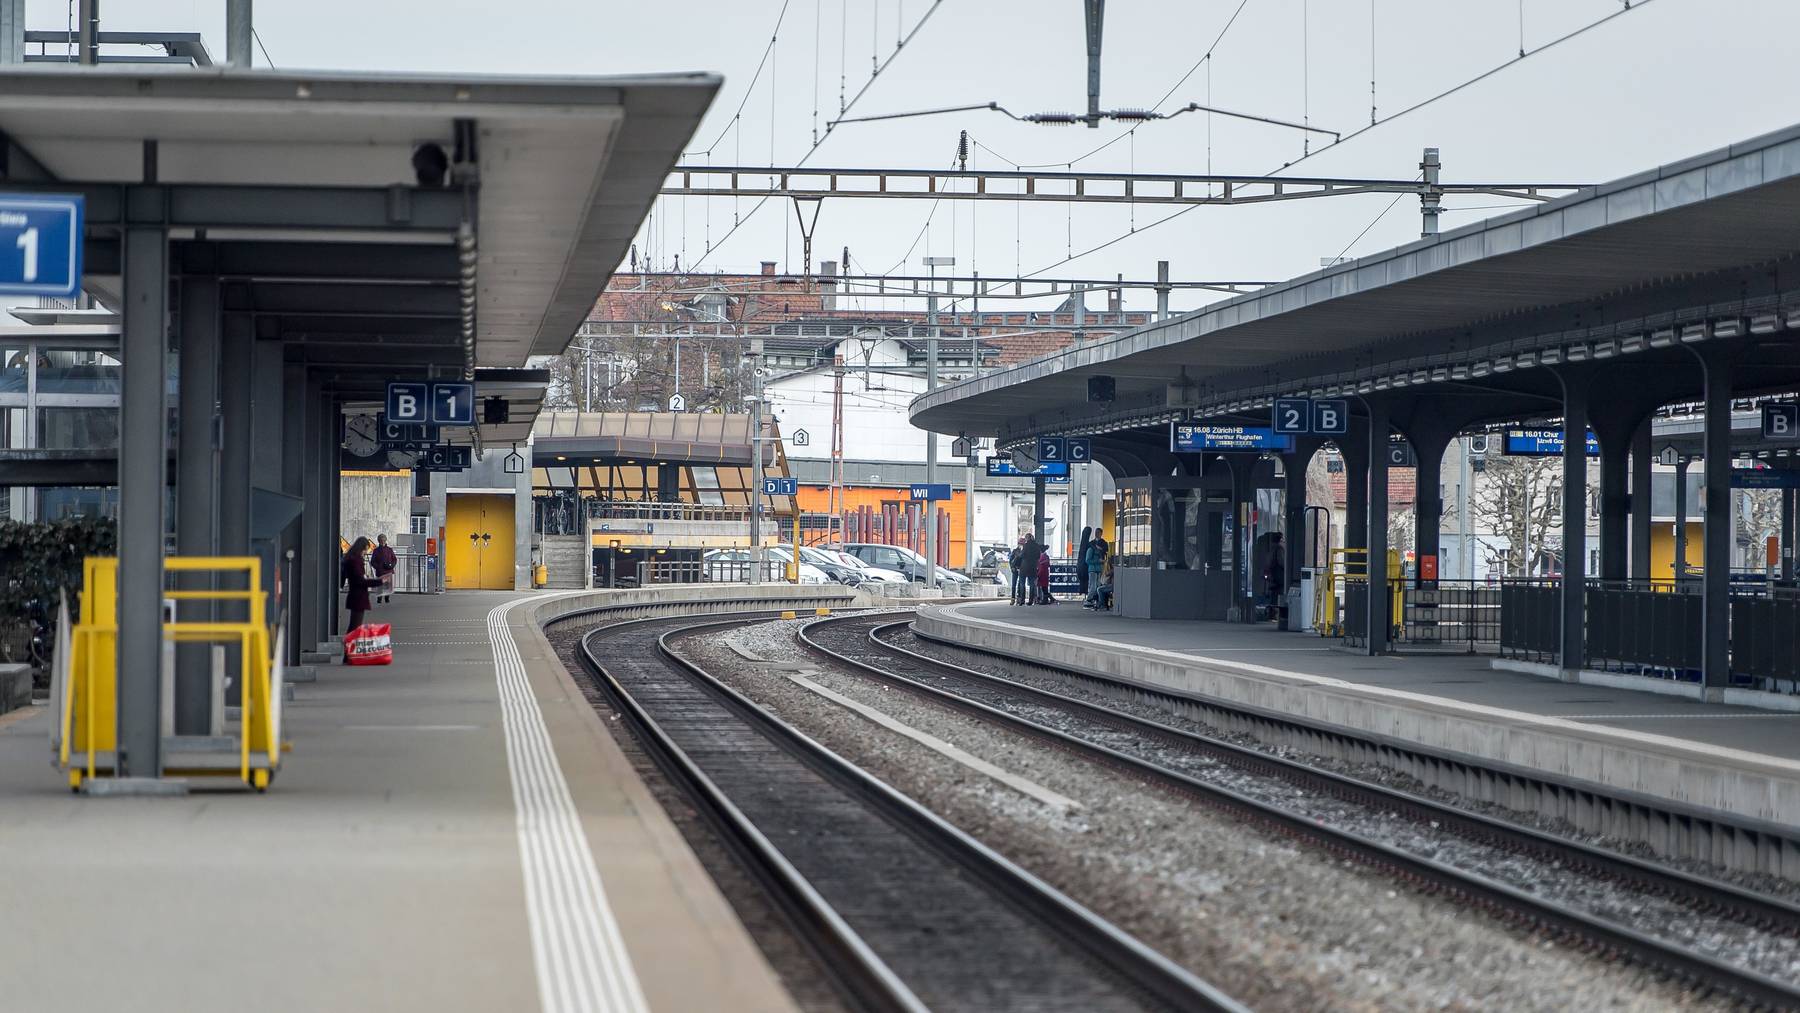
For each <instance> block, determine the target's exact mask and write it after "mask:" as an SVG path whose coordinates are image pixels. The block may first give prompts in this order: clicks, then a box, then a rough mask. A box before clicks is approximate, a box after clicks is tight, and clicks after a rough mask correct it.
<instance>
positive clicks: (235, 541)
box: [219, 313, 280, 584]
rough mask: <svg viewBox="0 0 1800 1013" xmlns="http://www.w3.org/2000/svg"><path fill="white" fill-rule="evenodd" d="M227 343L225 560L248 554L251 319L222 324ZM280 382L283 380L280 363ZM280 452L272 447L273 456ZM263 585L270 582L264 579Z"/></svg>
mask: <svg viewBox="0 0 1800 1013" xmlns="http://www.w3.org/2000/svg"><path fill="white" fill-rule="evenodd" d="M223 334H224V338H223V341H222V343H221V344H220V347H219V378H220V379H219V416H220V420H221V421H220V431H219V434H220V436H221V438H222V442H221V444H220V447H219V552H220V553H221V554H222V555H227V556H245V555H249V553H250V458H251V453H250V448H251V447H252V446H254V442H253V441H254V440H255V424H254V422H253V421H252V420H251V411H252V407H251V406H252V403H253V401H254V399H255V396H256V394H255V391H254V387H255V384H256V355H255V353H256V339H255V336H254V335H253V334H252V333H251V331H250V318H249V317H248V316H245V315H243V314H239V313H233V314H231V315H229V316H227V317H225V318H224V329H223ZM275 375H276V376H277V377H279V376H280V372H279V363H277V371H276V373H275ZM279 446H280V443H279V442H278V441H271V442H270V444H269V452H270V455H269V456H271V457H273V456H275V454H274V453H273V451H274V450H275V449H276V448H278V447H279ZM263 580H264V583H265V584H267V582H268V577H267V575H266V574H265V575H264V578H263Z"/></svg>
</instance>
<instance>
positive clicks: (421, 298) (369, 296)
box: [225, 281, 461, 320]
mask: <svg viewBox="0 0 1800 1013" xmlns="http://www.w3.org/2000/svg"><path fill="white" fill-rule="evenodd" d="M225 309H226V311H228V312H244V313H257V314H264V313H274V314H279V315H282V316H299V317H305V316H312V315H323V316H335V317H343V316H352V317H358V318H362V319H371V320H373V319H381V318H384V317H404V318H410V319H431V318H441V319H449V320H459V319H461V308H460V306H459V305H458V302H457V290H456V287H455V285H453V284H436V285H434V284H396V285H384V284H368V285H356V284H349V283H333V282H317V283H312V282H289V281H275V282H258V283H255V284H252V285H234V286H232V289H231V292H230V297H229V298H228V300H227V301H226V304H225Z"/></svg>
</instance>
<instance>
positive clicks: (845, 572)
mask: <svg viewBox="0 0 1800 1013" xmlns="http://www.w3.org/2000/svg"><path fill="white" fill-rule="evenodd" d="M769 551H770V552H774V553H779V558H780V559H781V560H782V561H783V562H785V561H787V560H788V559H789V558H791V556H790V554H791V553H792V552H793V547H792V546H791V545H788V544H786V543H783V544H781V545H776V546H773V547H771V548H770V550H769ZM800 561H801V562H802V563H805V564H808V565H811V566H816V567H818V568H819V570H821V571H822V572H823V573H824V574H825V576H827V577H829V578H831V579H832V580H833V581H835V582H837V583H839V584H842V585H844V586H845V587H855V586H857V585H858V584H861V583H863V582H864V581H866V580H868V579H869V578H868V576H867V575H866V574H865V573H864V572H863V568H862V567H861V566H853V565H850V564H848V563H845V562H844V561H843V560H842V559H839V558H837V557H836V556H833V555H830V554H828V553H825V552H821V551H820V550H818V549H815V548H813V547H812V546H810V545H802V546H800Z"/></svg>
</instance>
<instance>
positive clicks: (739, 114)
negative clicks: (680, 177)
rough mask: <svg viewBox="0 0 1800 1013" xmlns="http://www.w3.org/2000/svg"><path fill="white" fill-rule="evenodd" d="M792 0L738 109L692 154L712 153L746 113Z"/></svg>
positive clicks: (778, 17) (777, 16) (787, 1)
mask: <svg viewBox="0 0 1800 1013" xmlns="http://www.w3.org/2000/svg"><path fill="white" fill-rule="evenodd" d="M792 2H793V0H782V3H781V10H780V11H778V12H776V14H775V27H774V28H773V29H772V30H770V32H769V44H768V45H767V46H764V47H763V54H762V59H760V60H758V61H757V63H756V71H755V72H754V73H752V74H751V75H750V83H749V84H747V85H745V86H744V97H743V98H742V99H739V100H738V106H737V109H736V110H735V111H733V112H732V114H731V119H729V120H727V121H725V126H723V127H721V128H719V136H717V137H715V138H713V142H712V143H711V144H709V145H707V146H706V147H705V148H704V149H703V150H701V151H697V152H691V154H698V155H706V154H711V153H712V151H713V150H714V149H715V148H717V147H718V146H719V142H720V141H722V140H724V139H725V134H726V132H727V131H729V130H731V128H733V127H735V126H737V124H738V120H739V119H740V118H741V117H742V116H743V115H744V106H746V105H748V104H749V103H750V95H751V93H753V92H754V91H756V82H757V81H758V80H761V78H762V72H763V67H764V66H766V65H767V64H768V62H769V57H770V56H771V55H772V54H773V53H774V52H775V42H776V40H778V39H780V38H781V23H782V22H783V21H785V20H786V19H787V12H788V4H790V3H792ZM771 90H773V89H771ZM684 157H685V155H684ZM738 164H739V165H742V164H743V160H742V159H739V160H738Z"/></svg>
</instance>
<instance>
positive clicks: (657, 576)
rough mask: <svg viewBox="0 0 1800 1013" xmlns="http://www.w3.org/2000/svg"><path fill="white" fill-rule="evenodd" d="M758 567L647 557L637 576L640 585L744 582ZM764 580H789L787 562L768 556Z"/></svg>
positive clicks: (723, 561)
mask: <svg viewBox="0 0 1800 1013" xmlns="http://www.w3.org/2000/svg"><path fill="white" fill-rule="evenodd" d="M754 567H755V563H754V562H753V561H751V560H747V559H744V560H738V559H713V560H698V559H690V560H680V559H676V560H654V561H651V560H646V561H643V562H640V563H638V565H637V574H636V577H635V579H636V581H637V585H636V586H639V587H647V586H649V585H651V584H700V583H736V584H743V583H748V582H749V580H750V574H751V572H752V571H753V569H754ZM632 579H633V578H631V577H627V578H625V580H622V581H621V582H620V584H621V586H627V582H628V581H630V580H632ZM762 579H763V581H764V582H765V583H770V584H779V583H783V582H785V581H786V580H787V579H788V575H787V563H786V562H785V561H783V560H780V559H774V558H768V559H764V560H763V577H762Z"/></svg>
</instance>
